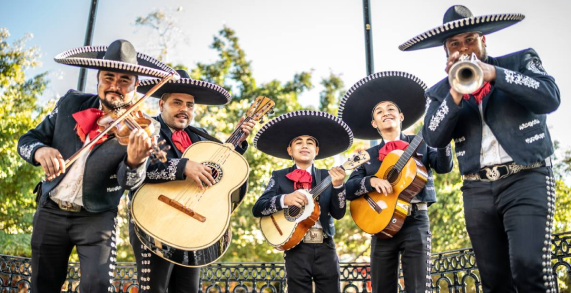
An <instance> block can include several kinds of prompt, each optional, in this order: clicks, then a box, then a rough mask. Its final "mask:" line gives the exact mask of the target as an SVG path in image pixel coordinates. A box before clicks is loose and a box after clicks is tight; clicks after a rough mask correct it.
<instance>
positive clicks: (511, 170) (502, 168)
mask: <svg viewBox="0 0 571 293" xmlns="http://www.w3.org/2000/svg"><path fill="white" fill-rule="evenodd" d="M544 166H551V158H547V159H545V160H544V161H541V162H537V163H534V164H531V165H527V166H526V165H518V164H516V163H514V162H512V163H507V164H500V165H494V166H489V167H484V168H482V169H480V171H478V173H472V174H467V175H464V176H463V177H464V180H469V181H497V180H500V179H503V178H506V177H508V176H510V175H513V174H516V173H518V172H520V171H522V170H529V169H535V168H539V167H544Z"/></svg>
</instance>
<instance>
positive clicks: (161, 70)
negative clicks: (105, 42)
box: [54, 40, 178, 78]
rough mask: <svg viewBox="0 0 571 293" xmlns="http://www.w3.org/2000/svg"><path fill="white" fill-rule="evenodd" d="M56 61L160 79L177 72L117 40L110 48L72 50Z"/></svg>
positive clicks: (59, 55)
mask: <svg viewBox="0 0 571 293" xmlns="http://www.w3.org/2000/svg"><path fill="white" fill-rule="evenodd" d="M54 60H55V61H56V62H58V63H62V64H67V65H72V66H78V67H85V68H92V69H99V70H108V71H113V72H124V73H129V74H134V75H146V76H153V77H160V78H163V77H166V76H167V75H169V74H170V73H172V72H175V71H174V69H172V68H170V67H169V66H167V65H166V64H164V63H163V62H161V61H159V60H157V59H155V58H153V57H151V56H148V55H145V54H143V53H139V52H137V51H135V47H133V45H132V44H131V43H130V42H129V41H126V40H116V41H114V42H113V43H111V45H109V46H86V47H79V48H75V49H71V50H68V51H65V52H63V53H60V54H58V55H57V56H56V57H55V58H54ZM174 78H178V75H176V76H175V77H174Z"/></svg>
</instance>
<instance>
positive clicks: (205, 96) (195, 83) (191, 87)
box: [137, 70, 232, 105]
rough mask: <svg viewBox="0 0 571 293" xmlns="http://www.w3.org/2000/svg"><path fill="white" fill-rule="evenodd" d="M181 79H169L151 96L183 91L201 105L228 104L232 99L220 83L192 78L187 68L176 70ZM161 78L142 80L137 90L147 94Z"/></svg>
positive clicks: (157, 96)
mask: <svg viewBox="0 0 571 293" xmlns="http://www.w3.org/2000/svg"><path fill="white" fill-rule="evenodd" d="M176 72H177V73H178V74H179V75H180V77H181V78H180V79H179V80H172V79H171V80H169V81H168V82H167V83H165V85H163V86H162V87H161V88H159V89H158V90H157V91H156V92H155V93H154V94H152V95H151V96H153V97H156V98H160V97H161V96H162V95H163V94H165V93H183V94H189V95H192V96H193V97H194V103H195V104H200V105H226V104H228V103H230V101H231V100H232V96H231V95H230V93H229V92H228V91H227V90H225V89H224V88H223V87H221V86H219V85H215V84H213V83H210V82H206V81H202V80H196V79H192V78H190V76H189V75H188V73H187V72H186V71H185V70H177V71H176ZM160 81H161V80H160V79H158V78H152V79H146V80H141V83H139V87H138V88H137V91H138V92H140V93H142V94H145V93H147V92H148V91H149V90H150V89H151V88H152V87H153V86H155V85H156V84H157V83H159V82H160Z"/></svg>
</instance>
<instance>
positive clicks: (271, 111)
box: [268, 107, 274, 115]
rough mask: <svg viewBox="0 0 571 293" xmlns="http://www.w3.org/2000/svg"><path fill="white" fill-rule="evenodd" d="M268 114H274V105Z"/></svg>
mask: <svg viewBox="0 0 571 293" xmlns="http://www.w3.org/2000/svg"><path fill="white" fill-rule="evenodd" d="M268 115H274V107H272V109H271V110H270V111H269V112H268Z"/></svg>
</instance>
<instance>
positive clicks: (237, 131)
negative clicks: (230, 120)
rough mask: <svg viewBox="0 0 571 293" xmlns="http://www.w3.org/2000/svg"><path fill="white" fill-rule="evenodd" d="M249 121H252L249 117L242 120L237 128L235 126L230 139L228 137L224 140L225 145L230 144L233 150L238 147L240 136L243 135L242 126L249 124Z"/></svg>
mask: <svg viewBox="0 0 571 293" xmlns="http://www.w3.org/2000/svg"><path fill="white" fill-rule="evenodd" d="M249 121H252V118H251V117H246V118H244V121H242V123H240V124H239V125H238V126H236V129H234V132H232V134H231V135H230V137H228V139H227V140H226V143H231V144H232V145H233V146H234V148H236V147H237V146H238V141H239V140H240V138H241V137H242V135H244V132H243V131H242V124H244V123H246V122H249Z"/></svg>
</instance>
